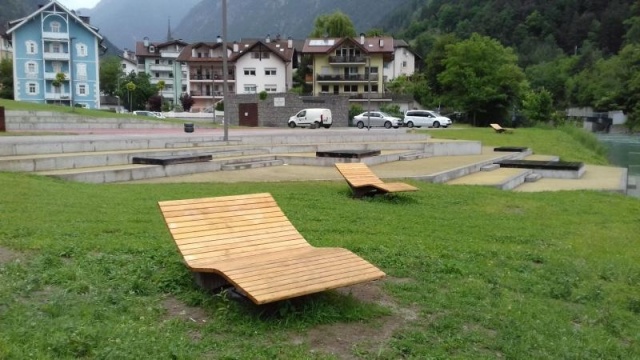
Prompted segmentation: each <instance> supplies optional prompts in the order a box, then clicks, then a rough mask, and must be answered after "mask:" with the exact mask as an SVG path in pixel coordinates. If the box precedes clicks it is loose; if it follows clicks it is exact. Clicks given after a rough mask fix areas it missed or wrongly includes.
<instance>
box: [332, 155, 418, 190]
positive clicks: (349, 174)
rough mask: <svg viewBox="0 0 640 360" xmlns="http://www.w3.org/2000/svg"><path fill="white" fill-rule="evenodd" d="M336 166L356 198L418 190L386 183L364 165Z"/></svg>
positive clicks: (403, 184)
mask: <svg viewBox="0 0 640 360" xmlns="http://www.w3.org/2000/svg"><path fill="white" fill-rule="evenodd" d="M335 165H336V168H337V169H338V171H339V172H340V174H341V175H342V176H343V177H344V178H345V180H346V181H347V183H348V184H349V187H351V190H352V191H353V195H354V197H362V196H365V195H375V194H384V193H394V192H404V191H417V190H418V188H416V187H415V186H411V185H409V184H405V183H400V182H395V183H385V182H384V181H382V180H381V179H380V178H379V177H378V176H376V175H375V174H374V173H373V172H372V171H371V169H369V167H368V166H367V165H366V164H364V163H336V164H335Z"/></svg>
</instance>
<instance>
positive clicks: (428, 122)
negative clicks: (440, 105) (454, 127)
mask: <svg viewBox="0 0 640 360" xmlns="http://www.w3.org/2000/svg"><path fill="white" fill-rule="evenodd" d="M404 125H405V126H406V127H410V128H412V127H414V126H415V127H422V126H426V127H433V128H439V127H443V128H446V127H449V126H450V125H451V119H449V118H448V117H446V116H442V115H440V114H438V113H437V112H435V111H431V110H409V111H407V112H406V113H405V114H404Z"/></svg>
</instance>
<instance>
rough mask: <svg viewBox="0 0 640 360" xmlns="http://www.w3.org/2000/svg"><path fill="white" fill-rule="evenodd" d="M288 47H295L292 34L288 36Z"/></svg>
mask: <svg viewBox="0 0 640 360" xmlns="http://www.w3.org/2000/svg"><path fill="white" fill-rule="evenodd" d="M287 47H288V48H289V49H292V48H293V39H292V38H291V36H289V37H288V38H287Z"/></svg>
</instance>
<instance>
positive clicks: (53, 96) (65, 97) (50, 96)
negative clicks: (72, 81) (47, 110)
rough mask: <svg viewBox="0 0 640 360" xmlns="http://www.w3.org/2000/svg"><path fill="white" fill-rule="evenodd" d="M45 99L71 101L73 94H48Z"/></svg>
mask: <svg viewBox="0 0 640 360" xmlns="http://www.w3.org/2000/svg"><path fill="white" fill-rule="evenodd" d="M44 98H45V99H46V100H69V99H71V94H70V93H68V92H61V93H52V92H48V93H45V94H44Z"/></svg>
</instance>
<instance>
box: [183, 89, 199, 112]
mask: <svg viewBox="0 0 640 360" xmlns="http://www.w3.org/2000/svg"><path fill="white" fill-rule="evenodd" d="M195 102H196V101H195V100H194V99H193V97H191V95H189V94H187V93H184V94H182V95H180V103H181V104H182V109H183V110H184V111H186V112H189V111H191V107H192V106H193V104H194V103H195Z"/></svg>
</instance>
